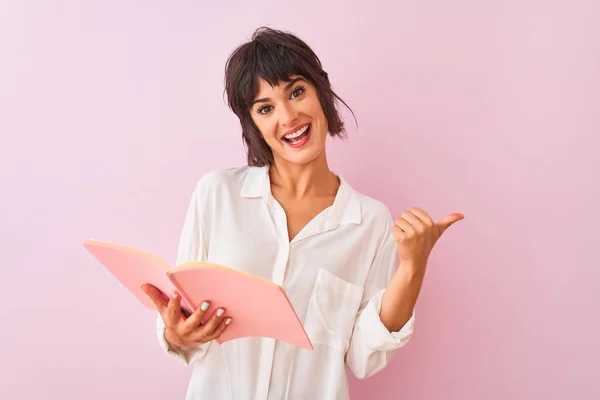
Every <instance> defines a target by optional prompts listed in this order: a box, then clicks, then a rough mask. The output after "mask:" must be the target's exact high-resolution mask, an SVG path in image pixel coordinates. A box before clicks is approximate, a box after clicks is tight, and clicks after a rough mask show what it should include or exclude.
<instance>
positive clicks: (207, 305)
mask: <svg viewBox="0 0 600 400" xmlns="http://www.w3.org/2000/svg"><path fill="white" fill-rule="evenodd" d="M208 307H210V303H209V302H208V301H205V302H204V303H202V305H201V306H200V308H201V309H202V311H206V310H208Z"/></svg>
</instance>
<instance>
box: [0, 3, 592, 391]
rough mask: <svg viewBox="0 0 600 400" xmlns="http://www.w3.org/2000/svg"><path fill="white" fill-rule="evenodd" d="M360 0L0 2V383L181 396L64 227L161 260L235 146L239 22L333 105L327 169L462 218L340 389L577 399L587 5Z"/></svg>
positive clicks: (389, 196) (581, 385) (582, 353)
mask: <svg viewBox="0 0 600 400" xmlns="http://www.w3.org/2000/svg"><path fill="white" fill-rule="evenodd" d="M375 3H376V2H363V1H352V2H343V3H341V2H340V3H336V2H324V1H318V2H312V1H304V2H300V3H298V2H285V4H284V2H272V1H271V2H267V1H252V2H239V3H237V4H234V3H233V2H204V1H180V2H159V1H151V2H150V1H145V2H141V1H103V2H98V1H75V0H72V1H53V2H44V1H16V0H13V1H6V0H5V1H3V2H2V3H0V58H1V60H2V61H1V62H0V140H1V141H0V179H1V182H0V191H1V196H0V213H1V214H0V215H1V218H0V239H1V243H2V245H1V249H2V265H1V268H2V278H1V279H0V282H1V285H2V290H1V291H0V296H2V307H0V320H1V321H2V324H1V329H0V354H1V357H0V397H1V398H4V399H34V398H47V399H83V398H85V399H106V398H112V399H133V398H136V399H137V398H140V399H141V398H144V399H147V400H150V399H164V398H182V397H183V395H184V392H185V389H186V385H187V381H188V378H189V375H190V373H191V369H188V368H186V367H184V366H182V365H179V364H177V363H176V362H174V361H172V360H171V359H169V358H167V357H166V356H165V355H164V354H162V353H161V351H160V349H159V347H158V345H157V344H156V341H155V337H154V314H153V313H152V312H149V311H148V312H146V311H144V310H142V309H141V308H140V305H139V304H138V303H136V301H135V300H134V299H133V298H132V297H131V296H130V295H129V293H127V292H125V291H124V290H123V289H121V287H120V286H118V285H117V284H116V283H115V281H114V280H113V278H112V277H111V276H109V274H108V273H107V272H106V271H105V270H103V269H102V268H101V267H100V266H99V265H98V264H97V263H96V262H95V261H94V260H92V259H91V257H90V256H89V255H88V254H87V253H85V252H84V249H83V248H82V247H81V242H82V241H83V240H85V239H87V238H89V237H95V238H98V239H103V240H112V241H119V242H123V243H127V244H130V245H132V246H139V247H142V248H145V249H148V250H151V251H153V252H155V253H156V254H158V255H159V256H161V257H164V258H165V259H166V260H168V261H169V262H173V261H174V258H175V250H176V244H177V240H178V235H179V231H180V228H181V223H182V221H183V215H184V211H185V207H186V206H187V202H188V200H189V196H190V195H191V191H192V189H193V185H194V183H195V181H196V180H197V179H198V178H199V177H200V176H201V175H202V174H203V173H205V172H207V171H209V170H212V169H216V168H221V167H228V166H235V165H241V164H243V163H244V152H243V147H242V145H241V140H240V134H239V128H238V123H237V121H236V119H235V117H234V116H233V114H232V113H231V112H230V111H229V110H228V109H227V107H226V106H225V103H224V101H223V96H222V94H223V93H222V90H223V82H222V78H223V67H224V62H225V60H226V57H227V55H228V54H229V52H230V51H231V50H232V49H233V48H234V47H235V46H236V45H238V44H239V43H241V42H242V41H244V40H245V39H247V38H248V37H249V36H250V34H251V33H252V31H253V30H254V29H255V28H256V27H258V26H259V25H263V24H268V25H270V26H273V27H276V28H284V29H289V30H291V31H294V32H296V33H297V34H298V35H300V36H301V37H302V38H304V39H305V40H306V41H307V42H308V43H309V44H310V45H312V46H313V48H314V49H315V50H316V51H317V53H318V54H319V55H320V57H321V59H322V61H323V63H324V65H325V67H326V70H327V71H328V72H329V74H330V76H331V79H332V81H333V84H334V87H335V89H336V90H337V91H338V93H339V94H340V95H341V96H342V97H343V98H344V99H345V100H346V101H347V102H348V103H349V104H350V105H351V106H352V107H353V110H354V111H355V113H356V114H357V117H358V121H359V127H358V129H357V128H356V127H355V126H354V124H353V121H352V120H351V119H349V118H347V121H348V129H349V137H350V139H349V140H348V141H346V142H335V141H332V142H330V145H329V151H330V161H331V166H332V168H333V169H335V170H337V171H339V172H341V173H342V174H343V175H344V176H345V178H346V179H347V180H348V181H350V182H351V183H352V184H353V186H355V188H357V189H358V190H361V191H363V192H365V193H367V194H369V195H372V196H375V197H378V198H380V199H381V200H383V201H384V202H386V203H387V204H388V205H389V206H390V208H391V209H392V211H393V212H394V213H395V214H399V213H400V212H401V211H402V210H404V209H406V208H409V207H411V206H413V205H418V206H420V207H423V208H424V209H426V210H427V211H428V212H429V213H430V214H431V215H432V216H433V217H434V218H435V219H440V218H442V217H443V216H445V215H446V213H448V212H454V211H457V212H462V213H464V214H465V216H466V220H465V221H461V222H460V223H458V224H456V225H455V226H453V227H452V228H451V229H450V230H449V231H448V232H447V233H446V234H445V235H444V237H443V238H442V240H441V242H439V244H438V246H437V247H436V249H435V251H434V254H433V255H432V258H431V262H430V267H429V272H428V275H427V279H426V283H425V285H424V287H423V290H422V293H421V297H420V300H419V303H418V306H417V312H418V315H419V318H418V322H417V328H416V329H417V330H416V333H415V336H414V338H413V340H412V342H411V343H410V344H409V345H408V347H406V348H405V349H403V350H402V351H400V352H399V353H398V355H397V356H396V358H395V359H394V360H393V362H392V364H391V365H390V367H389V368H388V369H386V370H385V371H384V372H382V373H380V374H379V375H377V376H375V377H373V378H372V379H369V380H366V381H360V382H358V381H356V380H354V379H353V380H352V382H351V385H352V393H353V398H354V399H427V400H429V399H461V400H467V399H469V400H470V399H473V400H475V399H489V400H499V399H597V398H600V386H599V383H598V382H599V381H600V379H599V378H600V372H599V369H598V358H599V357H600V345H599V344H598V337H599V336H600V312H599V304H600V291H599V288H600V271H599V269H598V267H599V265H598V262H597V257H596V256H595V254H594V253H595V251H596V250H597V248H598V234H597V231H598V226H599V224H598V222H599V211H598V205H597V203H598V197H599V194H600V178H599V176H598V171H600V165H599V164H600V163H599V161H598V156H597V151H598V148H599V145H600V140H599V139H598V128H600V123H599V122H598V120H599V119H598V117H599V108H600V98H599V93H600V78H599V77H600V74H599V73H598V71H600V47H599V46H598V43H597V42H598V38H600V29H599V28H598V25H597V24H596V23H597V20H598V17H599V16H600V15H599V14H600V13H599V11H600V7H599V6H598V5H597V4H598V3H597V2H594V1H570V2H566V1H562V2H559V1H516V0H512V1H491V2H489V1H488V2H480V1H474V0H471V1H469V0H457V1H452V2H447V1H440V0H434V1H425V2H418V4H413V3H415V2H393V4H392V2H389V4H385V3H384V2H381V3H380V4H378V5H375ZM344 113H345V115H346V116H348V115H349V114H348V113H347V112H346V111H345V112H344Z"/></svg>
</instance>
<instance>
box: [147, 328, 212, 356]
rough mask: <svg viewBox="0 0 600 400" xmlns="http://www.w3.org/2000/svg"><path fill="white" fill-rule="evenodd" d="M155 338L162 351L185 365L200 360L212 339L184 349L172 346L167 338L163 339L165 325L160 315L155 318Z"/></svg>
mask: <svg viewBox="0 0 600 400" xmlns="http://www.w3.org/2000/svg"><path fill="white" fill-rule="evenodd" d="M156 338H157V339H158V344H159V346H160V347H161V348H162V349H163V351H164V352H166V353H167V354H168V355H169V356H171V357H172V358H174V359H176V360H178V361H180V362H182V363H183V364H185V365H191V364H193V363H194V362H196V361H198V360H200V359H201V358H202V357H203V356H204V354H206V352H207V351H208V348H209V347H210V344H211V343H212V341H210V342H207V343H202V344H198V345H196V346H193V347H190V348H189V349H185V350H183V349H180V348H179V347H176V346H172V345H171V344H169V342H167V339H165V325H164V323H163V321H162V318H161V317H160V316H158V318H157V320H156Z"/></svg>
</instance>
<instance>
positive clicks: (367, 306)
mask: <svg viewBox="0 0 600 400" xmlns="http://www.w3.org/2000/svg"><path fill="white" fill-rule="evenodd" d="M392 225H393V222H392V219H391V218H389V219H388V222H387V223H386V227H385V229H386V230H385V231H386V232H388V234H386V235H384V237H383V239H382V242H381V244H380V246H379V249H378V250H377V253H376V255H375V257H374V259H373V262H372V264H371V266H370V269H369V274H368V276H367V279H366V282H365V285H364V292H363V299H362V301H361V307H360V310H359V313H358V316H357V318H356V321H355V323H354V330H353V332H352V336H351V338H350V344H349V348H348V351H347V353H346V365H348V367H349V368H350V370H351V371H352V373H353V374H354V375H355V376H356V377H357V378H360V379H364V378H368V377H370V376H372V375H374V374H375V373H377V372H379V371H380V370H382V369H383V368H384V367H385V366H386V365H387V364H388V363H389V361H390V360H391V358H392V357H393V356H394V355H395V354H396V352H397V350H398V349H400V348H401V347H403V346H404V345H406V344H407V343H408V342H409V340H410V338H411V336H412V333H413V327H414V323H415V318H414V312H413V308H412V307H411V305H410V304H408V305H404V306H405V308H406V309H409V310H410V312H409V314H408V315H409V318H407V319H406V322H405V323H404V324H402V327H399V328H398V329H395V330H391V331H390V330H389V329H388V328H387V327H386V326H385V325H384V324H383V322H382V320H381V318H380V313H381V311H382V306H383V304H382V301H383V298H384V296H385V294H386V292H387V289H386V287H387V286H388V284H389V283H390V281H391V280H392V278H393V277H394V273H395V272H396V265H397V252H396V243H395V241H394V237H393V236H392V234H391V228H392ZM385 297H387V296H385Z"/></svg>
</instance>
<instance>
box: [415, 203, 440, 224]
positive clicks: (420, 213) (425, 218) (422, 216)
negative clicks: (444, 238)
mask: <svg viewBox="0 0 600 400" xmlns="http://www.w3.org/2000/svg"><path fill="white" fill-rule="evenodd" d="M410 212H411V213H413V214H414V215H416V216H417V218H419V219H420V220H421V221H423V223H424V224H425V226H433V225H434V224H435V222H433V220H432V219H431V217H430V216H429V214H427V213H426V212H425V211H424V210H422V209H420V208H419V207H412V208H411V209H410Z"/></svg>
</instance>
